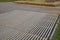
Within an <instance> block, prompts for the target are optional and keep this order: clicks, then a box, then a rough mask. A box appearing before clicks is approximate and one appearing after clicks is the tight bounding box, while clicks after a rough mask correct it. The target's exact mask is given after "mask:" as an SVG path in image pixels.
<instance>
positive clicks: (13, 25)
mask: <svg viewBox="0 0 60 40" xmlns="http://www.w3.org/2000/svg"><path fill="white" fill-rule="evenodd" d="M16 13H17V14H16ZM21 17H22V18H23V19H22V18H21ZM57 19H58V15H57V14H48V13H46V14H45V13H38V12H26V11H21V10H20V11H14V12H9V14H8V13H7V14H1V15H0V40H48V38H49V37H50V35H51V33H52V31H53V28H54V26H55V23H56V21H57ZM6 20H7V21H6ZM26 29H27V30H26Z"/></svg>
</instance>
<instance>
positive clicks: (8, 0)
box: [0, 0, 16, 2]
mask: <svg viewBox="0 0 60 40" xmlns="http://www.w3.org/2000/svg"><path fill="white" fill-rule="evenodd" d="M12 1H16V0H0V2H12Z"/></svg>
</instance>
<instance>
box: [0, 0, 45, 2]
mask: <svg viewBox="0 0 60 40" xmlns="http://www.w3.org/2000/svg"><path fill="white" fill-rule="evenodd" d="M12 1H16V0H0V2H12ZM23 1H24V0H23ZM30 1H40V2H44V1H45V0H30Z"/></svg>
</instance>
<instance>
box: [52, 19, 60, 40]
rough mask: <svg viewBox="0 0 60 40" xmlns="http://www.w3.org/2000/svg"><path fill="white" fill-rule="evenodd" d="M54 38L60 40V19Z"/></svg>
mask: <svg viewBox="0 0 60 40" xmlns="http://www.w3.org/2000/svg"><path fill="white" fill-rule="evenodd" d="M52 40H60V20H59V23H58V26H57V28H56V31H55V33H54V36H53V39H52Z"/></svg>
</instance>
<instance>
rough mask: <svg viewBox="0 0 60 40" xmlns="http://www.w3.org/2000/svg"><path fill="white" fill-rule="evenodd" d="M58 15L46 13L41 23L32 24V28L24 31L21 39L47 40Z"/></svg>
mask: <svg viewBox="0 0 60 40" xmlns="http://www.w3.org/2000/svg"><path fill="white" fill-rule="evenodd" d="M57 18H58V16H54V15H47V16H46V17H45V19H44V20H42V23H38V24H37V25H34V28H33V29H32V30H30V31H29V32H28V33H25V34H24V36H23V38H22V39H21V40H48V38H49V35H50V33H51V31H52V29H53V27H54V24H55V22H56V20H57Z"/></svg>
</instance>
